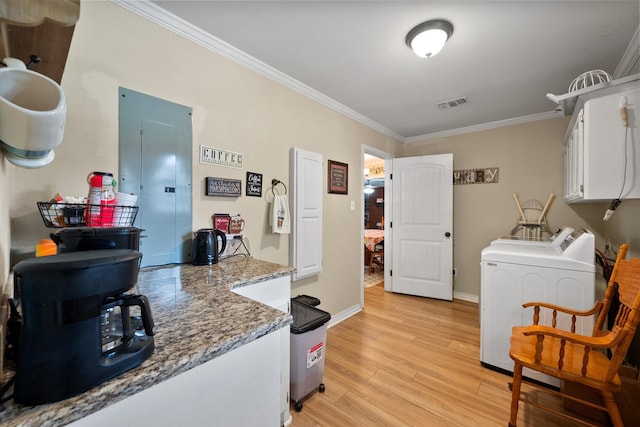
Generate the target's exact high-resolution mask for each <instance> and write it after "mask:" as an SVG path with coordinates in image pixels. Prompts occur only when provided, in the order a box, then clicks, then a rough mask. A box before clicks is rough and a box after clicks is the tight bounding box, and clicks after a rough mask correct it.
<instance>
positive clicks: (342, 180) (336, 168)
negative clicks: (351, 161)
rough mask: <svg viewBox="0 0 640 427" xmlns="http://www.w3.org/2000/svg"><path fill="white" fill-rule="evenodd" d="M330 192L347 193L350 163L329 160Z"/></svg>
mask: <svg viewBox="0 0 640 427" xmlns="http://www.w3.org/2000/svg"><path fill="white" fill-rule="evenodd" d="M328 176H329V193H337V194H347V192H348V188H349V165H348V164H346V163H340V162H335V161H333V160H329V174H328Z"/></svg>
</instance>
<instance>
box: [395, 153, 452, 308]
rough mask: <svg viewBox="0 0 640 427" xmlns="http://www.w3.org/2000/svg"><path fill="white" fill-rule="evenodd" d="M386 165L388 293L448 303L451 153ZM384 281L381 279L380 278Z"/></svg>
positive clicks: (450, 241)
mask: <svg viewBox="0 0 640 427" xmlns="http://www.w3.org/2000/svg"><path fill="white" fill-rule="evenodd" d="M389 163H391V165H390V166H391V176H390V180H391V191H392V200H391V223H390V224H389V221H387V223H388V224H389V225H390V226H391V229H390V230H389V231H390V234H391V243H392V253H391V254H390V255H391V258H392V259H391V271H390V272H389V274H386V275H385V276H386V277H388V278H389V280H390V281H391V286H390V290H391V291H392V292H398V293H402V294H410V295H417V296H423V297H430V298H438V299H444V300H449V301H451V300H452V299H453V284H452V283H453V274H452V273H453V237H452V234H453V154H439V155H434V156H420V157H405V158H399V159H393V160H391V161H387V164H389ZM386 277H385V278H386Z"/></svg>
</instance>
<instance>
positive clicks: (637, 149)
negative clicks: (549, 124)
mask: <svg viewBox="0 0 640 427" xmlns="http://www.w3.org/2000/svg"><path fill="white" fill-rule="evenodd" d="M639 82H640V81H639V80H638V79H637V78H636V79H635V80H633V81H631V82H627V83H624V84H622V85H613V83H614V82H611V83H612V85H611V86H608V87H606V88H604V89H600V90H595V91H592V92H590V93H587V94H584V95H581V96H579V97H578V98H577V100H576V103H575V110H574V113H573V116H572V118H571V122H570V125H569V129H568V131H567V134H566V137H565V183H564V199H565V200H566V201H567V202H580V201H611V200H613V199H638V198H640V146H639V145H638V144H639V143H640V141H639V139H640V133H639V131H638V125H639V118H638V116H639V114H640V108H639V107H640V86H639ZM625 110H626V119H625Z"/></svg>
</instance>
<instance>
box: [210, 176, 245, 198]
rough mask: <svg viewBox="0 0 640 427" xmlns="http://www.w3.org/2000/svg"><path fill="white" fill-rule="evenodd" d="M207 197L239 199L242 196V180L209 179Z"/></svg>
mask: <svg viewBox="0 0 640 427" xmlns="http://www.w3.org/2000/svg"><path fill="white" fill-rule="evenodd" d="M205 194H206V195H207V196H224V197H239V196H241V195H242V180H241V179H227V178H214V177H209V176H208V177H207V185H206V187H205Z"/></svg>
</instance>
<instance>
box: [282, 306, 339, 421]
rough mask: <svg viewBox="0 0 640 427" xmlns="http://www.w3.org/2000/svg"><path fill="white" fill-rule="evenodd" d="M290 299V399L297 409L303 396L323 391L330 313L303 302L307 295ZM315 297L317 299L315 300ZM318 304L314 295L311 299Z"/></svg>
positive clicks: (299, 409) (297, 409)
mask: <svg viewBox="0 0 640 427" xmlns="http://www.w3.org/2000/svg"><path fill="white" fill-rule="evenodd" d="M302 297H304V298H300V297H296V298H292V299H291V315H292V316H293V323H292V324H291V361H290V364H291V377H290V380H291V400H292V401H293V402H295V406H294V407H295V410H296V411H298V412H300V411H301V410H302V400H303V399H304V398H305V397H307V396H308V395H310V394H311V393H312V392H313V391H315V390H316V389H317V390H318V391H320V392H321V393H322V392H324V384H323V383H322V376H323V372H324V357H325V349H326V344H325V343H326V340H327V322H328V321H329V320H330V319H331V314H329V313H327V312H326V311H322V310H320V309H318V308H316V307H314V306H312V305H309V304H305V303H304V302H300V299H302V300H303V301H304V300H305V299H308V298H313V297H308V296H306V295H303V296H302ZM314 300H315V301H314ZM316 301H317V303H318V304H319V303H320V301H319V300H318V299H317V298H314V299H313V300H312V301H311V302H312V303H313V302H316Z"/></svg>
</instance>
